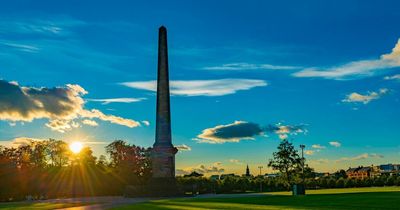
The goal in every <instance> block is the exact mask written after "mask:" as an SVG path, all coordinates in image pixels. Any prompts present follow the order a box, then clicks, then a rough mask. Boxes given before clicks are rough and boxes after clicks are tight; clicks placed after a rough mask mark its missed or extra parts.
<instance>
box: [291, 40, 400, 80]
mask: <svg viewBox="0 0 400 210" xmlns="http://www.w3.org/2000/svg"><path fill="white" fill-rule="evenodd" d="M396 67H400V39H399V40H398V41H397V44H396V45H395V47H394V48H393V49H392V52H390V53H389V54H383V55H381V56H380V58H379V59H371V60H359V61H352V62H348V63H346V64H343V65H338V66H334V67H329V68H307V69H304V70H302V71H299V72H296V73H294V74H293V76H295V77H321V78H325V79H336V80H341V79H353V78H358V77H365V76H372V75H375V74H376V73H378V72H379V71H382V70H384V69H390V68H396Z"/></svg>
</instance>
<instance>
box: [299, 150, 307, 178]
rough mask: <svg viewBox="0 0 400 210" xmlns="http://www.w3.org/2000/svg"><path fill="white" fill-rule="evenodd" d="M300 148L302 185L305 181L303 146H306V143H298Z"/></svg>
mask: <svg viewBox="0 0 400 210" xmlns="http://www.w3.org/2000/svg"><path fill="white" fill-rule="evenodd" d="M300 148H301V173H302V177H303V185H304V183H305V176H304V148H306V145H304V144H300Z"/></svg>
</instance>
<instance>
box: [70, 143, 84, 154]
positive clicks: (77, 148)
mask: <svg viewBox="0 0 400 210" xmlns="http://www.w3.org/2000/svg"><path fill="white" fill-rule="evenodd" d="M82 147H83V145H82V143H81V142H72V143H71V144H70V145H69V149H70V150H71V151H72V152H73V153H75V154H77V153H79V152H80V151H81V150H82Z"/></svg>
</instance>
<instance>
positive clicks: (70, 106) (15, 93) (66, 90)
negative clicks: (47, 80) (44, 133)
mask: <svg viewBox="0 0 400 210" xmlns="http://www.w3.org/2000/svg"><path fill="white" fill-rule="evenodd" d="M86 94H88V92H87V91H86V90H85V89H83V88H82V87H81V86H79V85H72V84H68V85H66V86H65V87H54V88H45V87H42V88H34V87H24V86H20V85H19V84H18V83H17V82H7V81H5V80H0V120H6V121H8V122H16V121H22V122H31V121H33V120H35V119H48V123H46V126H47V127H49V128H51V129H52V130H55V131H59V132H62V133H63V132H65V131H69V130H71V129H73V128H77V127H80V124H79V123H78V122H77V120H78V119H80V118H81V119H93V118H97V119H100V120H103V121H108V122H111V123H115V124H119V125H124V126H127V127H131V128H132V127H136V126H140V123H139V122H136V121H134V120H131V119H125V118H122V117H118V116H114V115H106V114H104V113H103V112H101V111H100V110H97V109H92V110H86V109H84V100H83V98H82V97H83V96H84V95H86Z"/></svg>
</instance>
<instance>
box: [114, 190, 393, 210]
mask: <svg viewBox="0 0 400 210" xmlns="http://www.w3.org/2000/svg"><path fill="white" fill-rule="evenodd" d="M116 209H188V210H198V209H351V210H358V209H362V210H364V209H400V187H371V188H350V189H327V190H309V191H307V195H306V196H296V197H294V196H291V194H290V192H279V193H266V194H265V196H261V197H243V198H185V199H168V200H158V201H151V202H147V203H142V204H135V205H128V206H122V207H118V208H116Z"/></svg>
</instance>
